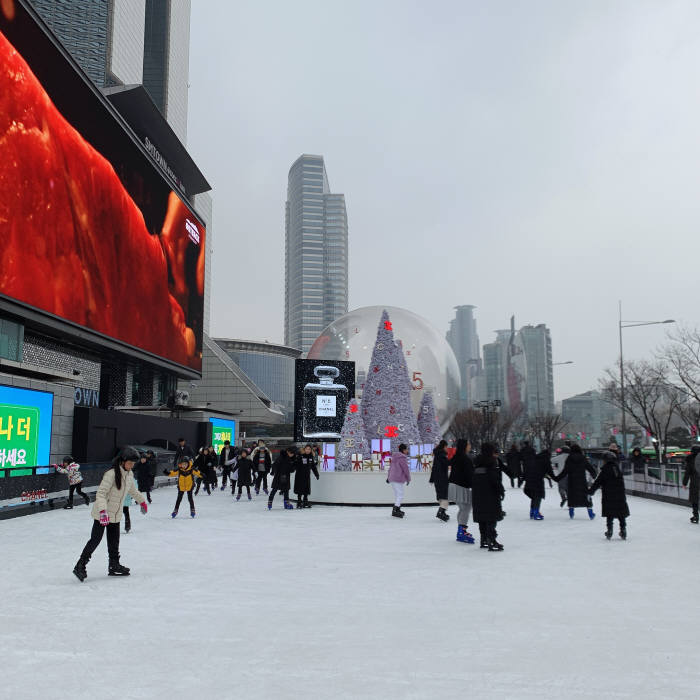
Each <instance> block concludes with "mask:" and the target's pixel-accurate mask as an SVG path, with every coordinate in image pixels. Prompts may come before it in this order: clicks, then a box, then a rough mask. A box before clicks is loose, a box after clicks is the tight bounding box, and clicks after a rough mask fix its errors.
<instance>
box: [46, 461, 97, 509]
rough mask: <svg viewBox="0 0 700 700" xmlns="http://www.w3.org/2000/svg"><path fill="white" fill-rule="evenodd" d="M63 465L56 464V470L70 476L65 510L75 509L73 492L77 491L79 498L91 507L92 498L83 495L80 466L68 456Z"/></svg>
mask: <svg viewBox="0 0 700 700" xmlns="http://www.w3.org/2000/svg"><path fill="white" fill-rule="evenodd" d="M62 461H63V464H62V465H59V464H54V465H53V466H54V469H55V470H56V471H57V472H58V473H59V474H66V475H67V476H68V501H67V502H66V505H65V506H63V510H70V509H71V508H73V492H74V491H77V492H78V495H79V496H82V499H83V501H85V505H86V506H87V505H90V497H89V496H88V495H87V494H86V493H83V475H82V474H81V473H80V465H79V464H78V463H77V462H76V461H75V460H74V459H73V458H72V457H71V456H70V455H66V456H65V457H64V458H63V460H62Z"/></svg>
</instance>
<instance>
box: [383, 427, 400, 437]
mask: <svg viewBox="0 0 700 700" xmlns="http://www.w3.org/2000/svg"><path fill="white" fill-rule="evenodd" d="M398 436H399V429H398V428H397V427H396V426H395V425H387V426H386V428H385V430H384V437H388V438H395V437H398Z"/></svg>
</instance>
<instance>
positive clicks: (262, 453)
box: [250, 440, 272, 495]
mask: <svg viewBox="0 0 700 700" xmlns="http://www.w3.org/2000/svg"><path fill="white" fill-rule="evenodd" d="M250 461H251V462H252V463H253V470H254V471H255V472H256V474H255V493H256V495H257V494H259V493H260V487H261V486H262V488H263V492H264V493H265V495H267V493H268V491H267V473H268V472H269V471H270V468H271V467H272V453H271V452H270V450H269V449H268V448H267V446H266V445H265V441H264V440H259V441H258V445H257V447H255V448H254V449H253V451H252V452H251V454H250Z"/></svg>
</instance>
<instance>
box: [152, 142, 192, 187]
mask: <svg viewBox="0 0 700 700" xmlns="http://www.w3.org/2000/svg"><path fill="white" fill-rule="evenodd" d="M143 143H144V145H145V146H146V150H147V151H148V152H149V153H150V154H151V157H152V158H153V160H154V161H155V162H156V163H158V166H159V167H160V169H161V170H163V172H165V173H167V174H168V175H169V176H170V177H171V178H172V179H173V180H174V181H175V182H177V184H178V186H179V187H180V189H181V190H182V191H183V192H184V191H185V186H184V185H183V184H182V182H181V181H180V178H179V177H178V176H177V175H176V174H175V171H174V170H173V169H172V168H171V167H170V166H169V165H168V161H167V160H165V158H163V155H162V154H161V152H160V151H159V150H158V149H157V148H156V146H155V144H154V143H153V141H151V139H149V138H148V136H146V137H145V138H144V139H143Z"/></svg>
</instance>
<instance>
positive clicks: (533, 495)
mask: <svg viewBox="0 0 700 700" xmlns="http://www.w3.org/2000/svg"><path fill="white" fill-rule="evenodd" d="M524 445H525V447H523V449H522V452H523V453H525V450H526V448H529V449H530V450H531V451H532V453H533V455H534V459H530V458H529V456H528V459H527V460H525V461H524V462H523V464H524V470H523V479H524V481H525V489H524V491H525V495H526V496H527V497H528V498H529V499H530V520H544V515H542V513H540V506H541V504H542V499H543V498H544V479H545V476H546V477H547V478H549V477H552V478H553V477H554V472H552V461H551V457H550V454H549V452H548V451H547V450H542V451H541V452H538V453H537V454H535V451H534V450H533V449H532V448H531V447H529V445H528V443H524Z"/></svg>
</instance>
